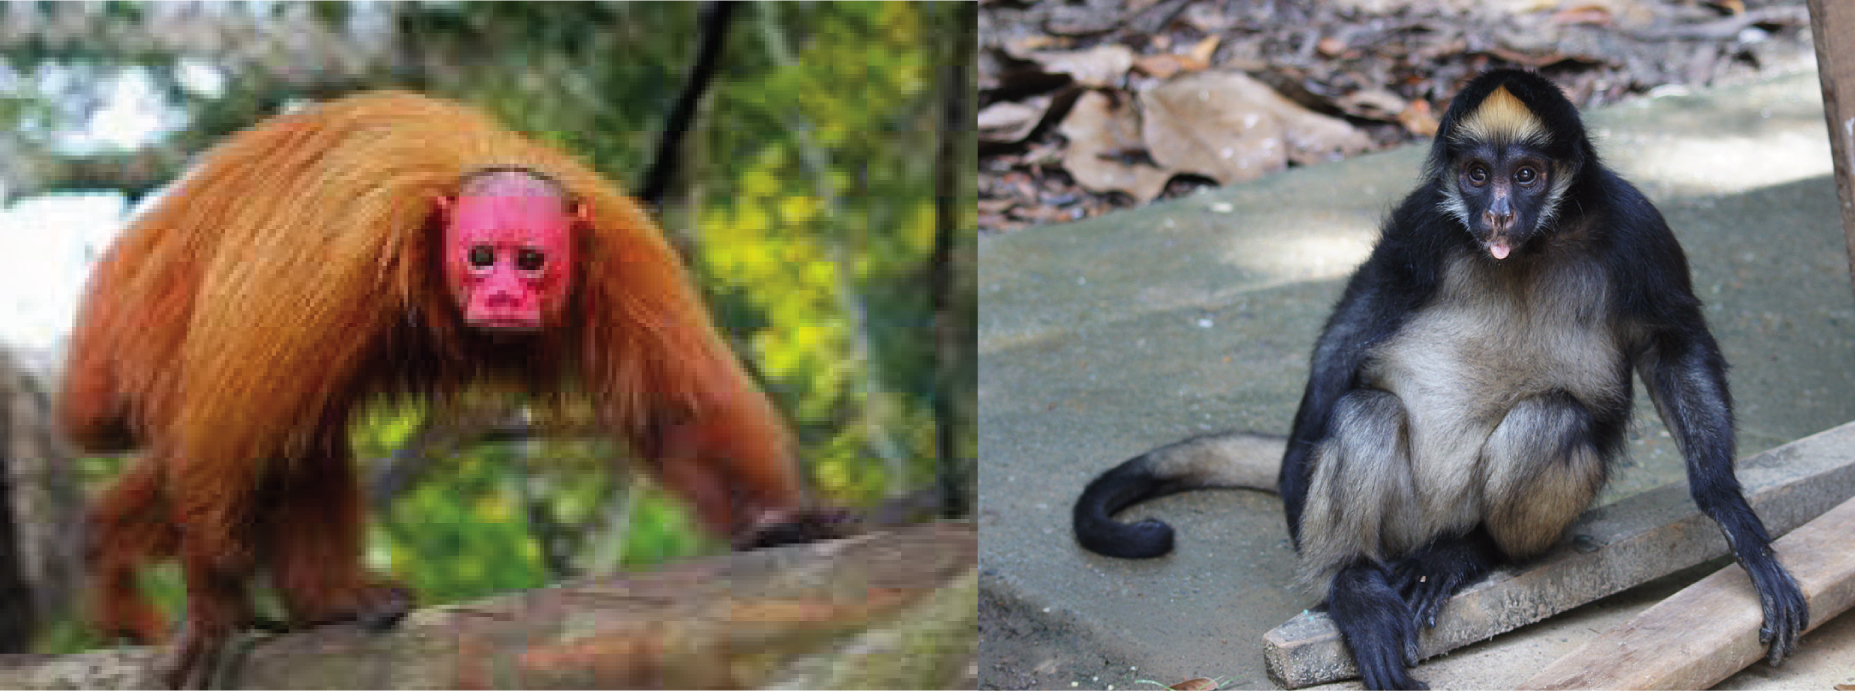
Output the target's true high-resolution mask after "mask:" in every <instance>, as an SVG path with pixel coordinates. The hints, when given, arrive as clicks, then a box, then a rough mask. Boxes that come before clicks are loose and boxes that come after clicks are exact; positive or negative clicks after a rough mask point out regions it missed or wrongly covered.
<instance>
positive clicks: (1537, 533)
mask: <svg viewBox="0 0 1855 691" xmlns="http://www.w3.org/2000/svg"><path fill="white" fill-rule="evenodd" d="M1593 424H1594V423H1593V420H1592V417H1591V413H1590V411H1589V410H1587V409H1585V407H1584V406H1583V405H1582V404H1580V403H1578V401H1577V400H1575V399H1573V398H1572V397H1571V395H1570V394H1566V393H1563V392H1560V393H1552V394H1547V395H1544V396H1537V397H1534V398H1529V399H1525V400H1522V401H1521V402H1519V403H1517V404H1515V405H1514V407H1513V408H1511V409H1509V410H1508V411H1507V417H1505V418H1503V419H1502V420H1501V424H1500V425H1498V426H1496V427H1495V428H1494V433H1493V434H1491V435H1489V436H1488V441H1487V443H1486V444H1484V445H1483V446H1482V463H1483V469H1484V471H1485V475H1484V482H1483V485H1482V500H1483V512H1484V513H1483V515H1482V521H1483V525H1485V526H1487V529H1488V534H1489V535H1490V536H1491V537H1493V539H1494V543H1495V545H1496V546H1497V547H1499V549H1500V551H1501V552H1502V553H1503V554H1505V555H1507V556H1508V557H1511V558H1514V559H1526V558H1528V557H1533V556H1536V555H1538V554H1540V553H1542V552H1545V551H1546V550H1547V549H1550V548H1551V547H1552V546H1553V545H1555V544H1558V542H1559V536H1560V535H1561V534H1563V533H1564V532H1565V527H1566V526H1568V525H1571V522H1572V520H1573V519H1576V518H1578V514H1580V513H1582V512H1583V511H1584V510H1585V507H1588V506H1590V505H1591V500H1592V499H1594V498H1596V496H1597V491H1598V489H1599V488H1601V487H1603V485H1604V475H1605V472H1606V468H1605V460H1606V459H1605V458H1604V455H1603V452H1602V451H1600V450H1599V447H1598V445H1597V443H1596V440H1595V438H1594V436H1593V434H1594V432H1593Z"/></svg>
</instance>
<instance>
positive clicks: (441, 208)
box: [432, 194, 455, 222]
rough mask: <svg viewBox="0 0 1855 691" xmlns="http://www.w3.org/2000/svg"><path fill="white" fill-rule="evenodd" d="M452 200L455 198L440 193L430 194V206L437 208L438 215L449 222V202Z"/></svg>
mask: <svg viewBox="0 0 1855 691" xmlns="http://www.w3.org/2000/svg"><path fill="white" fill-rule="evenodd" d="M454 201H455V200H453V199H451V198H450V197H447V196H444V195H442V194H434V195H432V206H434V207H437V208H438V217H439V218H442V219H444V220H445V221H446V222H450V220H451V204H452V203H453V202H454Z"/></svg>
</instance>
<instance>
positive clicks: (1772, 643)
mask: <svg viewBox="0 0 1855 691" xmlns="http://www.w3.org/2000/svg"><path fill="white" fill-rule="evenodd" d="M1757 561H1758V562H1759V563H1757V564H1756V565H1754V564H1748V563H1746V562H1744V561H1741V563H1740V566H1741V567H1743V568H1744V569H1745V571H1746V574H1747V575H1748V576H1751V578H1752V587H1753V588H1755V589H1757V590H1758V601H1759V608H1760V609H1761V610H1762V612H1763V614H1764V617H1765V621H1764V623H1763V624H1762V625H1761V626H1759V629H1758V642H1759V643H1761V644H1764V645H1767V646H1769V648H1768V649H1767V651H1766V654H1765V662H1767V663H1768V664H1770V665H1771V666H1773V667H1777V666H1778V665H1780V664H1782V663H1783V662H1784V658H1785V657H1786V656H1789V655H1790V654H1791V653H1794V652H1796V651H1797V639H1798V638H1799V637H1801V636H1802V635H1803V630H1804V627H1805V626H1808V625H1809V621H1810V607H1809V603H1808V602H1807V601H1806V600H1804V597H1803V591H1802V590H1800V589H1799V588H1798V587H1797V581H1796V579H1794V578H1792V577H1791V574H1790V572H1788V571H1785V570H1784V567H1783V566H1782V565H1780V564H1779V563H1778V561H1777V560H1776V559H1775V558H1771V557H1769V556H1767V557H1766V558H1764V559H1759V560H1757Z"/></svg>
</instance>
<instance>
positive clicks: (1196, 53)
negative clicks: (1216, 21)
mask: <svg viewBox="0 0 1855 691" xmlns="http://www.w3.org/2000/svg"><path fill="white" fill-rule="evenodd" d="M1218 40H1219V38H1218V37H1217V36H1206V37H1204V40H1202V41H1199V42H1198V43H1196V44H1194V45H1193V46H1192V49H1191V50H1188V51H1186V52H1185V54H1186V55H1189V56H1191V57H1192V59H1194V60H1197V61H1199V62H1202V63H1204V64H1206V65H1209V64H1211V56H1212V55H1216V54H1217V42H1218Z"/></svg>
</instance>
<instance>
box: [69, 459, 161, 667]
mask: <svg viewBox="0 0 1855 691" xmlns="http://www.w3.org/2000/svg"><path fill="white" fill-rule="evenodd" d="M161 482H162V473H161V466H160V460H159V458H157V457H156V456H154V455H153V454H148V455H144V456H143V457H141V458H139V459H136V460H135V461H133V462H132V463H130V465H129V469H128V470H127V471H126V472H124V473H123V474H122V475H121V476H120V477H118V478H117V480H116V482H115V484H112V485H110V488H109V489H108V490H106V491H105V492H104V493H103V496H101V497H99V498H98V499H97V501H96V503H95V504H94V505H93V506H92V508H91V510H90V516H89V525H88V529H89V535H88V539H87V540H86V541H85V545H84V548H85V560H86V561H87V562H89V564H90V572H91V589H92V593H93V595H92V597H93V598H94V599H93V603H92V606H93V607H95V611H94V612H93V616H95V618H96V622H97V627H98V629H99V630H100V631H102V633H103V634H104V635H105V636H112V637H113V636H121V637H125V638H128V639H130V640H133V641H135V642H138V643H143V644H155V643H160V642H162V641H164V640H166V638H167V626H166V624H164V623H163V621H162V617H161V613H160V612H158V611H156V610H155V607H154V605H153V604H152V603H150V602H149V601H148V598H147V596H146V595H144V594H143V593H142V590H141V587H140V586H139V585H138V584H137V583H136V571H137V569H139V568H140V567H141V566H143V565H145V564H148V563H150V562H154V561H159V560H162V559H167V558H169V557H172V556H174V555H175V553H176V551H177V550H178V549H179V547H180V531H179V530H178V529H177V528H175V526H174V524H173V523H172V521H171V519H170V517H169V514H168V513H167V511H166V506H165V505H164V504H163V502H162V500H161V494H162V491H161Z"/></svg>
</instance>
